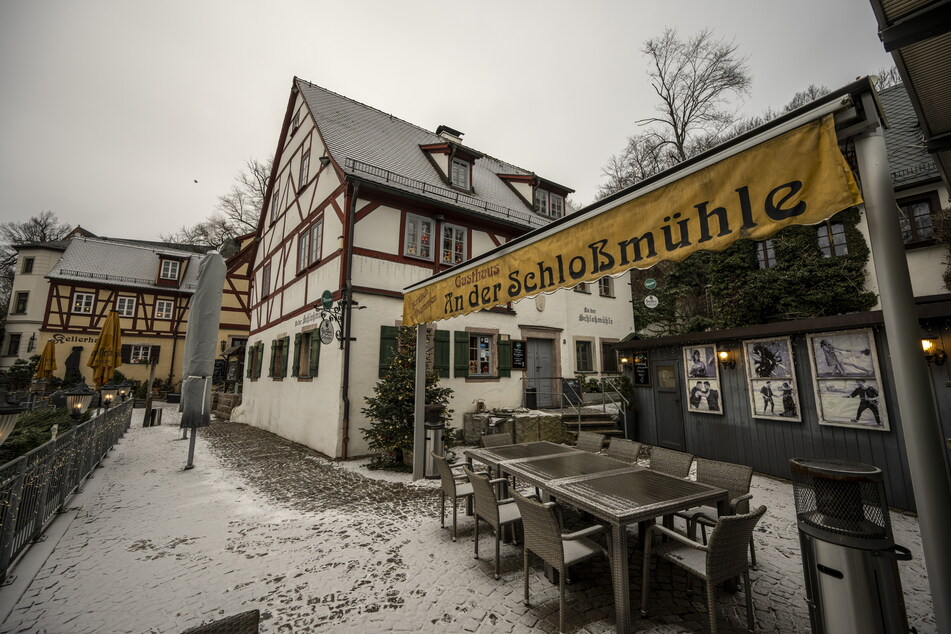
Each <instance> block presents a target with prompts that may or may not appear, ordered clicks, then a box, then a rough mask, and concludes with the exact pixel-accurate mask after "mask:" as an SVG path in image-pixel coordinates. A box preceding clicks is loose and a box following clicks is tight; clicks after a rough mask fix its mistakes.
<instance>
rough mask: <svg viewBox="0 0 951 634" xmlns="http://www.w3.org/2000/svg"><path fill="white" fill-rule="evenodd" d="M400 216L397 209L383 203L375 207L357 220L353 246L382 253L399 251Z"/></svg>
mask: <svg viewBox="0 0 951 634" xmlns="http://www.w3.org/2000/svg"><path fill="white" fill-rule="evenodd" d="M362 202H363V201H361V203H362ZM401 216H402V214H401V213H400V210H399V209H394V208H393V207H386V206H383V205H381V206H379V207H377V208H376V209H374V210H373V211H371V212H370V213H369V214H368V215H367V216H365V217H364V218H363V219H361V220H360V221H359V222H357V224H356V228H355V229H354V233H353V237H354V244H355V246H358V247H361V248H364V249H373V250H374V251H383V252H384V253H399V250H400V238H401V236H400V220H401Z"/></svg>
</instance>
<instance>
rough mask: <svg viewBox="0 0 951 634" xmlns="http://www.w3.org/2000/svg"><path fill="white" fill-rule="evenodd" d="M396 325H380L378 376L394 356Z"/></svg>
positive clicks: (397, 329)
mask: <svg viewBox="0 0 951 634" xmlns="http://www.w3.org/2000/svg"><path fill="white" fill-rule="evenodd" d="M397 332H399V328H397V327H396V326H380V378H383V373H384V372H386V370H387V368H389V367H390V363H391V362H392V361H393V357H395V356H396V333H397Z"/></svg>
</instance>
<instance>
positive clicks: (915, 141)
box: [878, 84, 938, 188]
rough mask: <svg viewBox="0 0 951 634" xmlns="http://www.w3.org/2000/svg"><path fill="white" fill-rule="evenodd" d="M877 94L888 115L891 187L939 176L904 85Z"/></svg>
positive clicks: (886, 131) (886, 138)
mask: <svg viewBox="0 0 951 634" xmlns="http://www.w3.org/2000/svg"><path fill="white" fill-rule="evenodd" d="M878 96H879V99H880V100H881V103H882V108H883V109H884V110H885V116H886V117H887V118H888V129H887V130H885V147H886V148H887V151H888V164H889V168H890V169H891V174H892V186H893V187H896V188H897V187H908V186H911V185H914V184H916V183H920V182H924V181H929V180H932V179H936V178H938V169H937V167H935V164H934V161H933V160H932V159H931V155H930V154H928V152H927V151H926V150H925V142H924V138H923V137H922V134H921V127H920V126H919V124H918V117H917V116H916V115H915V110H914V108H913V107H912V105H911V100H910V99H909V98H908V93H907V92H906V91H905V87H904V86H903V85H902V84H898V85H896V86H892V87H890V88H886V89H884V90H882V91H881V92H880V93H879V94H878Z"/></svg>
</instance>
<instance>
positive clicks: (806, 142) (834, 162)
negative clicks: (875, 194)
mask: <svg viewBox="0 0 951 634" xmlns="http://www.w3.org/2000/svg"><path fill="white" fill-rule="evenodd" d="M858 83H862V84H863V85H864V86H868V82H867V80H863V82H857V84H858ZM857 84H853V86H852V87H855V86H856V85H857ZM844 91H845V89H843V91H837V92H836V93H833V94H831V95H829V96H827V97H825V98H823V99H822V100H820V101H818V102H815V103H814V104H812V105H810V106H809V107H807V108H804V109H802V110H799V111H796V112H795V113H792V115H791V116H790V117H785V118H783V119H781V120H778V121H775V122H772V123H771V124H769V125H767V126H764V127H763V128H761V129H759V130H755V131H753V132H752V133H751V134H749V135H746V136H744V137H741V138H739V139H737V140H735V141H734V142H732V143H730V144H727V145H725V146H722V147H721V148H718V149H717V151H714V152H711V153H708V154H705V155H702V156H700V157H697V159H694V160H692V161H689V162H687V163H684V164H682V165H680V166H678V167H677V168H675V169H672V170H669V171H667V172H664V173H663V174H659V175H658V176H657V177H655V178H653V179H650V180H648V181H644V182H643V183H640V184H638V185H636V186H634V187H632V188H630V189H628V190H625V191H623V192H620V193H618V194H616V195H614V196H612V197H610V198H608V199H605V200H603V201H600V202H599V203H596V204H595V205H592V206H590V207H588V208H586V209H583V210H581V211H579V212H576V213H574V214H571V215H570V216H567V217H565V218H562V219H561V220H559V221H556V222H554V223H552V224H551V225H548V226H546V227H543V228H541V229H538V230H535V231H533V232H531V233H528V234H526V235H523V236H521V237H520V238H518V239H516V240H513V241H511V242H509V243H507V244H505V245H502V246H501V247H498V248H496V249H494V250H492V251H489V252H488V253H485V254H483V255H481V256H479V257H476V258H473V259H471V260H469V261H468V262H466V263H465V264H463V265H460V266H458V267H454V268H452V269H450V270H448V271H446V272H444V273H441V274H439V275H435V276H432V277H430V278H428V279H426V280H423V281H422V282H418V283H417V284H414V285H412V286H409V287H407V288H406V289H405V291H404V299H403V325H404V326H412V325H416V324H420V323H426V322H433V321H440V320H443V319H448V318H451V317H457V316H460V315H465V314H468V313H472V312H476V311H479V310H483V309H486V308H491V307H493V306H497V305H500V304H506V303H507V302H511V301H516V300H518V299H522V298H524V297H531V296H533V295H537V294H539V293H551V292H554V291H556V290H558V289H561V288H569V287H572V286H575V285H577V284H579V283H581V282H593V281H595V280H597V279H599V278H601V277H603V276H605V275H619V274H621V273H623V272H625V271H628V270H630V269H632V268H642V269H643V268H649V267H650V266H653V265H654V264H656V263H657V262H660V261H663V260H674V261H679V260H683V259H684V258H686V257H687V256H688V255H690V254H691V253H693V252H695V251H698V250H709V251H720V250H722V249H725V248H726V247H728V246H729V245H730V244H732V243H733V242H734V241H736V240H738V239H741V238H746V239H753V240H765V239H767V238H769V237H770V236H771V235H773V234H774V233H776V232H777V231H779V230H781V229H783V228H784V227H787V226H789V225H794V224H798V225H808V224H815V223H818V222H822V221H824V220H826V219H827V218H829V217H831V216H832V215H834V214H836V213H837V212H839V211H842V210H843V209H847V208H849V207H852V206H854V205H857V204H859V203H861V202H862V199H861V196H860V194H859V191H858V187H857V186H856V183H855V179H854V178H853V175H852V170H851V169H850V167H849V165H848V163H847V162H846V160H845V158H844V157H843V156H842V153H841V152H840V151H839V146H838V141H837V139H836V130H835V123H834V120H833V113H835V112H837V111H841V110H845V109H847V108H848V107H849V106H850V105H851V103H850V100H849V99H848V93H847V92H844Z"/></svg>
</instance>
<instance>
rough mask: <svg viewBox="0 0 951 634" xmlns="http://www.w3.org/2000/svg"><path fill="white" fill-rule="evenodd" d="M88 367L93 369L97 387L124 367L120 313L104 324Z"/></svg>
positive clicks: (113, 314)
mask: <svg viewBox="0 0 951 634" xmlns="http://www.w3.org/2000/svg"><path fill="white" fill-rule="evenodd" d="M86 365H87V366H89V367H90V368H92V369H93V374H92V378H93V381H95V383H96V387H97V388H98V387H101V386H102V384H103V383H105V382H106V381H108V380H109V379H111V378H112V374H113V373H114V372H115V371H116V368H118V367H119V366H120V365H122V331H121V330H120V329H119V313H117V312H116V311H112V312H110V313H109V316H108V317H106V321H105V322H104V323H103V324H102V330H101V331H100V332H99V338H98V339H96V345H95V346H93V349H92V354H91V355H89V361H88V362H87V363H86Z"/></svg>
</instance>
